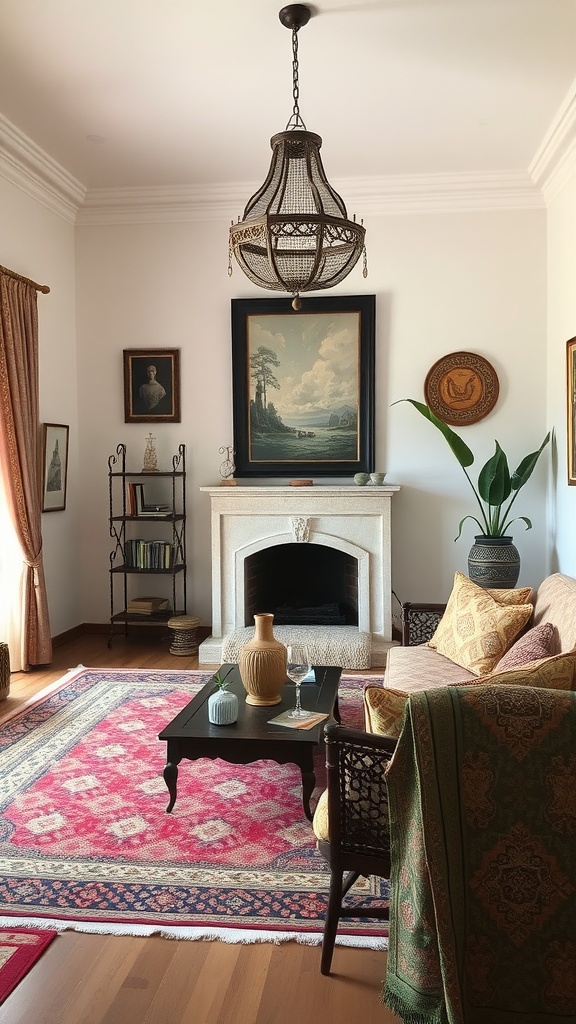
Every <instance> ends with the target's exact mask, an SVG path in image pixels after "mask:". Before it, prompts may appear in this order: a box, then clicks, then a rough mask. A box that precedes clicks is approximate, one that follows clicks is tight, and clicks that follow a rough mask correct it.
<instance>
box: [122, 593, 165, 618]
mask: <svg viewBox="0 0 576 1024" xmlns="http://www.w3.org/2000/svg"><path fill="white" fill-rule="evenodd" d="M169 607H170V602H169V600H168V599H167V598H165V597H133V598H131V599H130V601H128V608H127V609H126V610H127V611H129V612H137V613H138V614H139V615H154V613H155V612H165V611H167V610H168V609H169Z"/></svg>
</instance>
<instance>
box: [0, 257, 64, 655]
mask: <svg viewBox="0 0 576 1024" xmlns="http://www.w3.org/2000/svg"><path fill="white" fill-rule="evenodd" d="M36 298H37V296H36V287H35V286H34V284H33V282H31V281H27V280H25V279H22V278H19V277H17V276H16V275H14V276H12V275H11V274H9V273H6V272H3V271H0V468H1V473H2V481H3V485H4V491H5V494H6V498H7V503H8V510H9V513H10V516H11V519H12V522H13V524H14V529H15V532H16V536H17V538H18V540H19V542H20V545H21V548H22V553H23V561H22V594H23V614H22V617H21V618H22V621H21V630H22V643H21V644H20V650H19V651H15V652H14V661H15V662H16V663H17V662H19V661H20V662H22V663H21V665H20V668H21V669H22V670H24V671H26V670H27V669H29V668H30V665H45V664H48V663H49V662H50V661H51V660H52V641H51V637H50V622H49V618H48V602H47V598H46V584H45V580H44V568H43V562H42V530H41V521H42V520H41V509H42V447H41V432H40V422H39V419H40V415H39V399H38V307H37V301H36ZM12 654H13V652H12V651H11V652H10V655H11V660H12ZM14 667H15V665H14Z"/></svg>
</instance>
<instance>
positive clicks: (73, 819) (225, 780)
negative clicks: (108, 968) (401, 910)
mask: <svg viewBox="0 0 576 1024" xmlns="http://www.w3.org/2000/svg"><path fill="white" fill-rule="evenodd" d="M209 677H210V673H207V672H173V671H143V670H142V671H131V670H122V669H119V670H110V669H109V670H106V671H102V670H100V669H86V668H83V667H82V666H80V667H79V668H78V669H76V670H74V671H72V672H70V673H68V675H67V676H65V677H64V678H63V679H62V680H60V681H59V682H58V683H57V684H54V685H53V686H52V687H50V688H49V689H48V691H45V693H44V695H40V699H38V700H37V701H36V702H35V703H34V704H33V705H32V706H30V707H27V708H25V709H24V710H23V711H22V712H21V713H19V714H17V715H15V716H14V717H12V718H10V719H9V720H8V721H6V722H5V723H4V724H3V725H2V726H0V761H1V764H2V771H1V778H0V925H2V924H3V925H6V924H7V923H8V924H10V923H12V924H14V925H16V924H18V923H24V924H26V923H35V924H39V925H40V926H43V927H57V928H59V929H62V928H66V927H72V928H76V929H80V930H84V931H98V932H103V933H115V932H117V933H125V934H126V933H128V934H152V933H154V932H161V933H162V934H166V935H178V936H188V937H191V938H195V937H204V938H206V937H218V938H224V939H226V940H228V941H234V942H237V941H244V942H246V941H257V940H259V939H262V938H270V937H271V936H273V938H274V939H275V940H278V939H280V938H292V939H293V938H300V940H301V941H308V942H316V941H318V940H319V938H320V935H319V933H320V932H321V930H322V927H323V922H324V915H325V909H326V901H327V891H328V880H329V875H328V871H327V866H326V864H325V862H324V860H323V859H322V858H321V857H320V856H319V854H318V853H317V851H316V848H315V840H314V835H313V832H312V827H311V825H310V823H309V822H308V821H307V819H306V818H305V817H304V814H303V810H302V799H301V777H300V772H299V770H298V768H297V767H296V766H295V765H278V764H276V763H275V762H272V761H259V762H256V763H255V764H251V765H230V764H227V763H226V762H223V761H209V760H199V761H195V762H190V761H183V762H182V763H181V765H180V772H179V780H178V800H177V802H176V806H175V808H174V811H173V812H172V814H170V815H168V814H166V804H167V796H168V794H167V789H166V785H165V783H164V779H163V777H162V771H163V768H164V764H165V758H166V744H165V743H162V742H160V741H159V740H158V738H157V737H158V733H159V732H160V731H161V730H162V728H163V727H164V726H165V725H166V724H167V723H168V722H170V721H171V719H172V718H173V717H174V716H175V715H176V714H177V712H178V711H180V710H181V709H182V708H183V707H184V706H185V705H186V704H187V703H188V702H189V701H190V700H191V698H192V696H193V695H194V693H196V692H197V691H198V690H199V689H200V687H201V686H202V685H203V683H204V682H206V680H207V679H208V678H209ZM371 678H372V680H373V679H374V677H371ZM365 682H366V679H365V678H364V677H360V676H353V677H352V676H343V677H342V681H341V685H340V690H339V697H340V707H341V712H342V720H343V722H344V723H345V724H348V725H352V726H359V725H360V724H361V701H362V688H363V685H364V684H365ZM318 775H319V776H320V772H318ZM354 893H355V895H354V896H352V895H351V897H350V898H351V899H356V900H358V901H361V902H366V900H367V899H368V901H370V900H371V899H372V900H374V902H375V904H376V903H378V904H380V903H381V901H382V899H383V898H386V895H387V888H386V883H384V882H382V880H380V879H370V880H363V881H361V882H358V883H357V888H355V890H354ZM239 929H240V930H241V932H240V931H239ZM340 931H341V933H342V935H344V936H345V935H348V936H349V937H350V938H349V939H348V940H345V941H349V942H350V943H351V944H353V943H356V942H357V941H360V944H367V945H368V944H371V945H382V946H383V945H385V941H383V936H385V934H386V931H385V926H384V928H383V926H382V924H381V923H379V922H375V921H368V920H367V921H365V922H360V923H358V922H354V923H353V924H351V923H350V924H344V923H343V924H342V926H341V929H340ZM352 936H353V937H354V938H352ZM362 937H364V939H365V942H362V941H361V940H362Z"/></svg>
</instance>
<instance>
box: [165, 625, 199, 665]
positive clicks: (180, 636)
mask: <svg viewBox="0 0 576 1024" xmlns="http://www.w3.org/2000/svg"><path fill="white" fill-rule="evenodd" d="M199 625H200V619H198V618H196V617H195V616H194V615H174V616H173V617H172V618H171V619H168V626H169V628H170V629H171V630H172V631H173V633H174V637H173V639H172V646H171V647H170V654H176V655H181V656H182V657H184V656H187V655H190V654H197V652H198V640H197V639H196V627H197V626H199Z"/></svg>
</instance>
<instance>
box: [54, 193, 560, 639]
mask: <svg viewBox="0 0 576 1024" xmlns="http://www.w3.org/2000/svg"><path fill="white" fill-rule="evenodd" d="M366 223H367V244H368V258H369V272H370V273H369V277H368V279H367V280H366V281H364V279H363V278H362V276H361V272H360V270H359V269H356V270H355V271H353V273H352V274H351V276H350V277H349V278H348V279H347V281H345V282H344V283H343V285H340V286H339V288H338V289H334V290H333V291H332V292H331V294H337V293H338V292H340V293H343V294H355V293H361V292H373V293H375V294H376V296H377V325H376V332H377V354H376V402H377V423H376V468H384V469H386V470H387V473H388V480H389V481H390V482H392V483H398V484H401V485H402V490H401V491H400V493H399V494H398V495H396V497H395V498H394V501H393V586H394V589H395V591H396V592H397V593H398V595H399V596H400V598H401V599H402V600H434V599H438V600H440V599H442V598H445V597H446V596H447V594H448V592H449V590H450V586H451V582H452V578H453V574H454V570H455V569H457V568H458V569H460V570H462V571H464V572H465V571H466V562H467V553H468V550H469V548H470V546H471V543H472V538H473V530H472V528H471V527H470V528H468V530H467V532H466V535H465V538H464V539H463V540H461V541H459V542H458V543H457V544H454V543H453V538H454V537H455V535H456V531H457V524H458V522H459V521H460V519H461V518H462V517H463V516H464V515H466V514H467V513H468V512H473V511H474V508H473V504H472V496H471V493H469V490H468V484H467V482H466V480H465V478H464V476H463V474H462V471H461V470H460V468H459V466H458V465H457V464H456V462H455V460H454V458H453V456H452V455H451V453H450V451H449V449H448V448H447V446H446V445H445V442H444V441H443V439H442V438H441V437H440V435H439V434H437V433H436V432H435V431H434V429H433V427H432V426H431V425H430V424H427V423H426V422H425V421H424V420H422V419H421V418H420V417H419V416H418V414H417V413H416V412H415V411H414V410H413V409H411V408H410V407H409V406H407V405H399V406H394V408H391V407H390V406H391V403H392V402H394V401H396V400H398V399H401V398H405V397H412V398H419V399H422V398H423V385H424V379H425V377H426V373H427V372H428V370H429V368H430V366H431V365H432V364H433V363H434V362H435V361H436V360H437V359H438V358H440V357H441V356H443V355H445V354H447V353H449V352H453V351H458V350H463V349H464V350H471V351H473V352H477V353H479V354H481V355H483V356H485V357H486V358H487V359H489V360H490V362H491V363H492V364H493V365H494V367H495V369H496V371H497V373H498V376H499V380H500V398H499V401H498V404H497V406H496V408H495V409H494V411H493V412H492V413H491V414H490V415H489V416H488V417H487V418H485V419H484V420H482V421H481V422H480V423H479V424H477V425H474V426H471V427H467V428H464V429H463V431H462V433H463V436H464V437H465V439H466V441H467V443H468V444H469V445H470V446H471V447H472V448H473V450H474V451H475V452H477V453H478V458H477V462H478V468H480V466H481V465H482V464H483V463H484V462H485V461H486V459H487V458H488V457H489V456H490V455H491V454H492V452H493V448H494V438H498V440H499V441H500V443H501V444H502V446H503V448H504V449H505V451H506V452H507V453H508V454H509V457H510V462H511V464H512V468H515V466H516V465H517V464H518V462H519V461H520V460H521V458H523V457H524V455H526V454H527V453H528V452H529V451H532V450H534V449H535V448H537V447H538V446H539V444H540V442H541V440H542V438H543V437H544V434H545V433H546V429H547V427H548V426H549V424H548V423H547V419H546V394H545V388H544V384H543V382H544V380H545V374H546V215H545V213H544V211H530V212H528V211H526V212H509V211H506V212H476V213H469V214H464V213H459V214H435V215H416V214H411V215H406V216H386V217H385V216H382V217H373V218H371V219H369V220H367V222H366ZM227 233H228V221H224V220H218V221H216V220H214V221H208V220H204V221H198V222H196V223H181V224H169V223H166V224H148V225H117V226H83V227H79V228H77V232H76V253H77V265H76V273H77V290H76V296H77V309H78V371H79V407H80V425H79V428H80V432H79V436H80V452H81V459H80V467H79V481H80V490H81V495H82V516H81V571H82V578H83V581H84V595H83V596H84V600H83V605H82V613H80V611H79V610H76V611H75V615H74V617H73V621H72V620H71V621H70V623H69V625H72V624H73V623H75V622H77V621H89V622H94V621H96V622H104V621H106V620H107V618H108V611H109V608H108V572H107V568H108V555H109V551H110V538H109V535H108V520H107V516H108V494H107V460H108V456H109V455H110V453H112V452H113V451H114V450H115V448H116V445H117V444H118V442H120V441H122V442H124V443H126V445H127V446H128V456H129V464H130V466H131V468H135V469H136V470H138V469H140V468H141V460H142V457H143V452H144V444H145V438H146V435H147V433H148V432H149V427H148V425H144V426H140V425H134V424H125V423H124V412H123V383H122V350H123V349H124V348H144V347H148V346H150V347H154V348H164V347H165V348H171V347H177V348H180V350H181V375H182V422H181V423H179V424H163V425H161V426H158V427H156V426H155V427H154V428H153V433H154V434H155V435H156V437H157V439H158V441H157V447H158V454H159V461H160V463H161V464H162V465H163V466H168V464H169V462H170V459H171V455H172V453H173V452H174V451H175V450H176V448H177V446H178V444H179V443H180V442H184V443H185V444H186V445H187V448H188V470H189V487H188V507H189V513H190V519H189V531H188V545H189V548H188V550H189V572H188V583H189V601H188V606H189V607H188V610H189V612H190V613H191V614H196V615H199V616H201V618H202V621H203V623H205V624H209V623H210V620H211V579H210V538H209V507H208V498H207V496H206V495H205V494H200V492H199V490H198V488H199V487H200V486H202V485H205V484H214V483H217V482H218V479H219V478H218V466H219V464H220V461H221V456H220V455H219V453H218V449H219V448H220V446H221V445H227V444H231V443H232V398H231V337H230V300H231V298H233V297H244V296H258V297H262V296H263V295H264V294H265V293H263V292H261V291H260V290H258V289H256V288H254V287H253V286H252V285H251V284H250V283H249V282H248V281H247V280H246V279H245V278H244V277H243V275H242V273H241V271H240V270H239V269H238V268H235V270H234V275H233V277H232V278H231V279H229V278H228V276H227ZM575 333H576V332H575ZM545 487H546V469H545V466H544V465H543V466H542V467H541V469H540V470H539V471H537V472H536V473H535V475H534V477H533V479H532V480H531V481H530V483H529V484H528V485H527V487H526V490H525V492H522V494H521V495H520V497H519V499H518V502H517V505H518V514H519V515H527V516H529V517H530V518H531V519H532V520H533V522H534V529H533V530H532V531H530V532H528V533H524V532H523V529H522V530H515V531H514V536H515V541H516V543H517V546H518V548H519V550H520V554H521V557H522V572H521V578H520V583H531V584H534V585H537V584H538V583H539V582H540V581H541V579H543V577H544V576H545V575H546V573H547V571H548V565H547V560H546V518H545V516H546V502H545Z"/></svg>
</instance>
